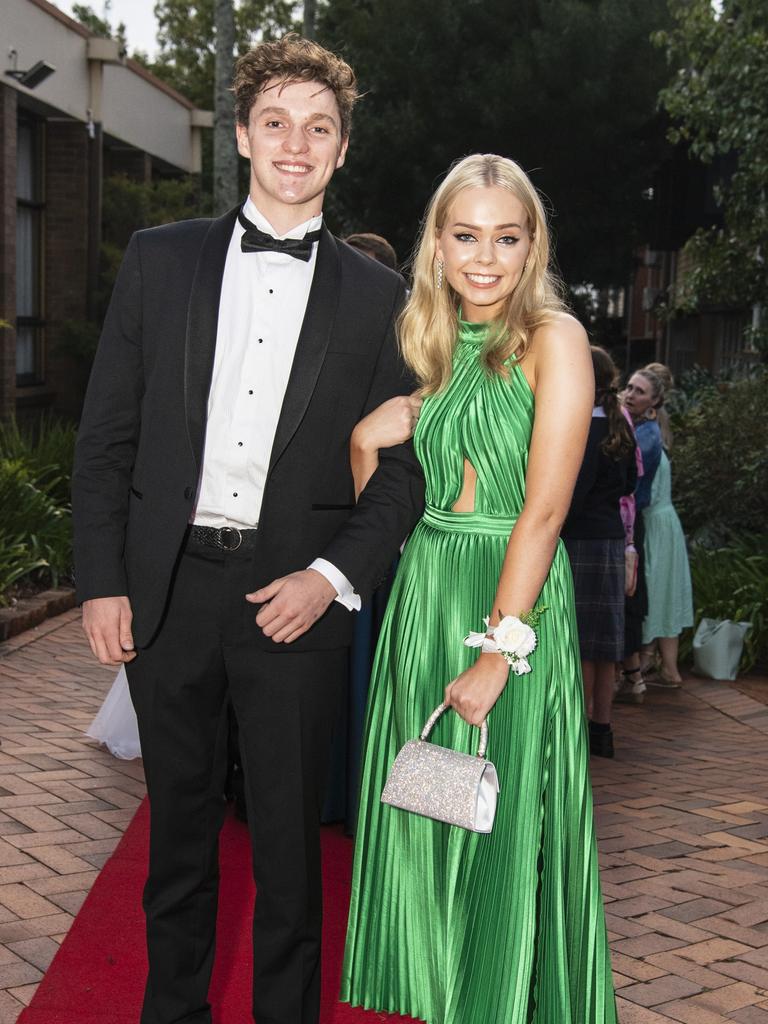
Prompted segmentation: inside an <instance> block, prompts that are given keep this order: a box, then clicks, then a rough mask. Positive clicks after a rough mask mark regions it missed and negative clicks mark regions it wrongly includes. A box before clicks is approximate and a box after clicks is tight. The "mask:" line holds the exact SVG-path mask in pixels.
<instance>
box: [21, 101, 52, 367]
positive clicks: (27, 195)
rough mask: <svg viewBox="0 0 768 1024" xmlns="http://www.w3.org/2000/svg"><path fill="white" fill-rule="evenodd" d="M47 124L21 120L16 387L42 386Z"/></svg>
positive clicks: (25, 119)
mask: <svg viewBox="0 0 768 1024" xmlns="http://www.w3.org/2000/svg"><path fill="white" fill-rule="evenodd" d="M42 149H43V147H42V124H41V123H40V122H39V121H36V120H34V119H33V118H28V117H26V116H24V117H20V118H19V122H18V129H17V157H16V384H17V386H18V387H29V386H31V385H34V384H42V383H43V378H44V365H43V332H44V328H45V320H44V318H43V211H44V208H45V204H44V202H43V195H44V191H43V160H42Z"/></svg>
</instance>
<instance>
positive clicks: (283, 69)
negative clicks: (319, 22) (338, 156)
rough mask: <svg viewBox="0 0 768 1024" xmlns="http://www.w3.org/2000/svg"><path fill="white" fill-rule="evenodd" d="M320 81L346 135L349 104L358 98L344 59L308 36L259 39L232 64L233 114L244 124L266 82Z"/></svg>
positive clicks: (348, 67) (293, 33)
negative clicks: (333, 102)
mask: <svg viewBox="0 0 768 1024" xmlns="http://www.w3.org/2000/svg"><path fill="white" fill-rule="evenodd" d="M275 80H276V81H278V82H279V83H280V84H282V85H285V84H287V83H289V82H319V83H320V84H321V85H324V86H325V87H326V88H328V89H330V90H331V92H332V93H333V95H334V96H335V97H336V102H337V104H338V106H339V113H340V115H341V134H342V135H343V136H347V135H349V131H350V128H351V126H352V108H353V107H354V105H355V102H356V100H357V99H358V98H359V93H358V91H357V79H356V78H355V73H354V71H353V70H352V68H351V67H350V66H349V64H347V63H346V61H343V60H342V59H341V57H337V56H336V54H335V53H331V52H330V51H329V50H326V49H324V47H322V46H320V44H319V43H316V42H314V41H313V40H311V39H303V38H302V37H301V36H299V35H297V34H296V33H295V32H289V33H288V34H287V35H285V36H283V37H282V39H277V40H275V41H273V42H268V43H260V44H259V45H258V46H255V47H254V48H253V49H252V50H249V51H248V53H245V54H243V56H242V57H240V58H239V60H238V61H237V63H236V64H235V77H234V80H233V82H232V91H233V92H234V94H235V117H236V118H237V121H238V123H239V124H242V125H247V124H248V118H249V117H250V113H251V107H252V106H253V104H254V102H255V100H256V97H257V96H258V95H259V93H261V92H263V90H264V88H265V87H266V85H267V83H268V82H271V81H275Z"/></svg>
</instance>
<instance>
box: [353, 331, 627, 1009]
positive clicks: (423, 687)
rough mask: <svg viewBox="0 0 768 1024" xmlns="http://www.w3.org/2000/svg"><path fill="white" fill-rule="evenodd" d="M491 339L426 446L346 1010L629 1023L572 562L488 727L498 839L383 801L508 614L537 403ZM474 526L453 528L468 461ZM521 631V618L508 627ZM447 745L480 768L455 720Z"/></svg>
mask: <svg viewBox="0 0 768 1024" xmlns="http://www.w3.org/2000/svg"><path fill="white" fill-rule="evenodd" d="M486 331H487V328H486V327H485V326H484V325H482V324H465V323H463V322H460V325H459V339H458V343H457V347H456V353H455V357H454V371H453V377H452V380H451V383H450V385H449V386H448V388H447V389H445V390H444V391H443V392H441V393H440V394H439V395H436V396H433V397H430V398H428V399H426V400H425V402H424V404H423V407H422V412H421V417H420V419H419V424H418V428H417V430H416V435H415V446H416V451H417V454H418V457H419V459H420V461H421V463H422V465H423V467H424V472H425V474H426V481H427V508H426V511H425V513H424V516H423V518H422V519H421V520H420V521H419V523H418V525H417V526H416V528H415V529H414V531H413V533H412V535H411V537H410V539H409V541H408V543H407V545H406V547H405V551H404V553H403V557H402V559H401V561H400V566H399V569H398V573H397V577H396V580H395V584H394V588H393V591H392V595H391V598H390V601H389V605H388V608H387V613H386V616H385V619H384V623H383V626H382V631H381V635H380V639H379V644H378V648H377V652H376V657H375V660H374V665H373V672H372V678H371V689H370V696H369V705H368V715H367V725H366V737H367V738H366V745H365V750H364V755H363V767H362V782H361V785H362V789H361V799H360V817H359V822H358V829H357V840H356V848H355V862H354V875H353V883H352V900H351V906H350V915H349V926H348V932H347V946H346V955H345V961H344V971H343V977H342V992H341V998H342V1000H343V1001H345V1002H349V1003H352V1004H353V1005H355V1006H364V1007H366V1008H370V1009H376V1010H384V1011H389V1012H390V1013H402V1014H408V1015H410V1016H412V1017H416V1018H420V1019H423V1020H425V1021H428V1022H429V1024H615V1022H616V1008H615V1001H614V995H613V985H612V981H611V971H610V958H609V951H608V945H607V941H606V935H605V919H604V914H603V907H602V902H601V896H600V884H599V879H598V867H597V851H596V846H595V834H594V826H593V818H592V795H591V789H590V781H589V773H588V758H589V752H588V741H587V730H586V720H585V714H584V702H583V693H582V682H581V670H580V663H579V650H578V637H577V632H576V621H575V613H574V598H573V583H572V579H571V573H570V567H569V564H568V557H567V554H566V552H565V549H564V548H563V545H562V543H559V544H558V547H557V551H556V553H555V557H554V560H553V562H552V567H551V569H550V572H549V575H548V577H547V580H546V582H545V584H544V587H543V589H542V592H541V597H540V601H539V603H541V604H545V605H547V607H548V610H547V612H546V613H545V614H544V615H543V616H542V619H541V622H540V626H539V631H538V632H539V644H538V647H537V649H536V651H535V652H534V654H533V655H531V658H530V662H531V666H532V672H531V673H530V674H529V675H525V676H520V677H518V676H515V675H510V679H509V682H508V684H507V687H506V689H505V690H504V692H503V693H502V695H501V697H500V698H499V700H498V702H497V703H496V706H495V707H494V708H493V710H492V711H491V713H490V716H489V719H488V724H489V731H490V742H489V746H488V756H489V758H490V759H491V760H492V761H493V762H494V764H495V765H496V768H497V770H498V774H499V782H500V787H501V791H500V793H499V801H498V806H497V811H496V820H495V823H494V826H493V831H492V833H491V834H490V835H479V834H477V833H472V832H467V831H465V830H464V829H461V828H457V827H454V826H450V825H445V824H442V823H440V822H436V821H433V820H431V819H428V818H423V817H420V816H417V815H414V814H410V813H408V812H406V811H401V810H397V809H395V808H392V807H389V806H387V805H385V804H382V803H381V802H380V797H381V791H382V789H383V787H384V782H385V779H386V776H387V773H388V771H389V768H390V766H391V765H392V762H393V761H394V759H395V756H396V754H397V752H398V750H399V749H400V747H401V746H402V745H403V744H404V743H405V742H406V741H407V740H410V739H414V738H416V737H417V736H418V735H419V733H420V731H421V729H422V727H423V725H424V722H425V720H426V719H427V717H428V716H429V714H430V712H431V711H433V710H434V708H435V707H436V706H437V705H438V704H439V703H440V701H441V700H442V696H443V690H444V688H445V686H446V684H447V683H449V682H450V681H451V680H452V679H454V678H455V677H456V676H457V675H458V674H459V673H460V672H462V671H463V670H464V669H466V668H468V667H469V666H470V665H471V664H472V663H473V662H474V660H475V659H476V658H477V651H476V650H472V649H469V648H467V647H464V645H463V643H462V640H463V638H464V636H465V635H466V634H467V633H468V632H469V630H479V629H482V628H483V617H484V616H485V615H488V614H489V612H490V610H491V602H492V600H493V598H494V595H495V592H496V586H497V583H498V579H499V575H500V573H501V566H502V562H503V559H504V554H505V551H506V547H507V542H508V540H509V535H510V532H511V530H512V528H513V527H514V523H515V519H516V516H517V515H518V514H519V512H520V511H521V509H522V506H523V500H524V496H525V473H526V465H527V459H528V448H529V443H530V437H531V429H532V426H533V410H534V398H533V395H532V393H531V390H530V388H529V386H528V383H527V381H526V379H525V377H524V376H523V373H522V371H521V370H520V368H519V366H518V365H517V364H516V363H514V361H510V364H509V367H510V373H509V377H508V379H505V378H503V377H501V376H499V375H495V376H492V377H491V376H488V375H487V374H486V373H485V372H484V370H483V368H482V366H481V364H480V361H479V358H478V357H479V353H480V349H481V346H482V344H483V341H484V340H485V337H486ZM465 457H466V459H467V460H468V461H469V462H470V463H471V464H472V466H473V467H474V468H475V470H476V472H477V485H476V492H475V506H474V507H475V511H474V512H471V513H455V512H452V511H451V508H452V506H453V505H454V504H455V502H456V501H457V499H458V497H459V494H460V493H461V490H462V486H463V478H464V459H465ZM505 611H507V612H509V613H519V612H520V611H521V609H518V608H515V609H505ZM431 739H432V740H433V741H434V742H435V743H439V744H441V745H444V746H449V747H453V748H454V749H456V750H463V751H466V752H472V753H474V752H475V751H476V748H477V741H478V731H477V730H476V729H473V728H472V727H470V726H469V725H467V724H466V723H465V722H463V721H462V720H461V719H460V718H459V717H458V715H456V714H455V713H454V712H450V711H449V712H447V713H446V714H444V715H443V716H442V718H441V719H440V721H439V723H438V725H437V726H436V727H435V729H434V730H433V733H432V737H431Z"/></svg>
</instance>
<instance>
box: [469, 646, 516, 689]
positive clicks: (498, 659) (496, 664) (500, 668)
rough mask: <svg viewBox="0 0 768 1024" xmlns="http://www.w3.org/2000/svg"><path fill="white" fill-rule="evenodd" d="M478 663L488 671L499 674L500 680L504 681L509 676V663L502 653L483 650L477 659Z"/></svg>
mask: <svg viewBox="0 0 768 1024" xmlns="http://www.w3.org/2000/svg"><path fill="white" fill-rule="evenodd" d="M476 664H480V665H482V666H483V668H484V669H487V670H488V672H492V673H493V674H494V675H496V676H498V678H499V679H500V680H503V681H504V682H506V681H507V679H508V678H509V665H508V664H507V663H506V661H505V660H504V656H503V655H502V654H498V653H496V652H493V653H491V652H490V651H482V652H481V653H480V656H479V657H478V659H477V662H476Z"/></svg>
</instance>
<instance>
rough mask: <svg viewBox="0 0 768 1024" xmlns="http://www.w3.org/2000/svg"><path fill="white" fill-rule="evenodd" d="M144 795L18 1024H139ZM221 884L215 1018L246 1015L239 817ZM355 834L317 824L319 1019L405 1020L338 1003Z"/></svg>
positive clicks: (227, 841)
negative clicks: (321, 910) (321, 917)
mask: <svg viewBox="0 0 768 1024" xmlns="http://www.w3.org/2000/svg"><path fill="white" fill-rule="evenodd" d="M148 822H149V814H148V808H147V804H146V801H145V802H144V803H143V804H142V805H141V807H140V808H139V810H138V811H137V813H136V816H135V817H134V819H133V821H132V822H131V824H130V825H129V826H128V829H127V831H126V833H125V835H124V836H123V838H122V840H121V841H120V844H119V846H118V847H117V849H116V850H115V852H114V854H113V855H112V857H111V858H110V859H109V860H108V861H107V863H106V864H105V865H104V868H103V870H102V871H101V874H100V875H99V877H98V879H97V880H96V883H95V885H94V886H93V889H92V890H91V892H90V894H89V896H88V898H87V899H86V901H85V903H84V904H83V906H82V909H81V910H80V913H79V914H78V915H77V917H76V919H75V922H74V924H73V925H72V928H71V929H70V932H69V934H68V935H67V937H66V939H65V940H64V942H63V943H62V946H61V949H60V950H59V952H58V953H57V954H56V957H55V959H54V961H53V963H52V964H51V966H50V967H49V969H48V972H47V974H46V975H45V978H44V979H43V981H42V982H41V984H40V987H39V988H38V990H37V992H36V993H35V996H34V998H33V1000H32V1002H31V1004H30V1005H29V1006H28V1007H27V1009H26V1010H25V1011H24V1012H23V1013H22V1015H21V1017H20V1018H19V1024H138V1020H139V1011H140V1008H141V997H142V994H143V989H144V977H145V973H146V955H145V947H144V918H143V914H142V911H141V890H142V886H143V884H144V879H145V877H146V871H147V829H148ZM220 859H221V877H222V881H221V892H220V898H219V918H218V935H217V950H216V968H215V970H214V974H213V981H212V985H211V996H210V998H211V1003H212V1005H213V1019H214V1022H215V1024H247V1022H248V1021H251V1020H252V1018H251V1012H250V1004H251V996H250V989H251V970H250V946H251V938H250V918H251V910H252V905H253V904H252V901H253V891H254V890H253V881H252V879H251V873H250V850H249V843H248V833H247V830H246V827H245V825H242V824H241V823H240V822H238V821H236V820H235V819H234V818H228V819H227V822H226V824H225V826H224V830H223V832H222V835H221V846H220ZM351 859H352V842H351V840H349V839H347V838H346V837H345V836H344V835H342V833H341V830H340V829H336V828H325V829H323V888H324V898H325V924H324V927H323V995H322V1011H321V1014H320V1021H321V1024H374V1022H375V1021H378V1022H382V1021H389V1022H390V1024H394V1022H398V1024H404V1022H406V1021H409V1020H410V1019H411V1018H408V1017H393V1016H388V1015H386V1014H381V1013H374V1012H366V1011H363V1010H354V1009H351V1008H350V1007H349V1006H346V1005H342V1004H340V1003H338V1002H337V995H338V991H339V978H340V975H341V959H342V955H343V949H344V933H345V928H346V919H347V907H348V903H349V879H350V873H351Z"/></svg>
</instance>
